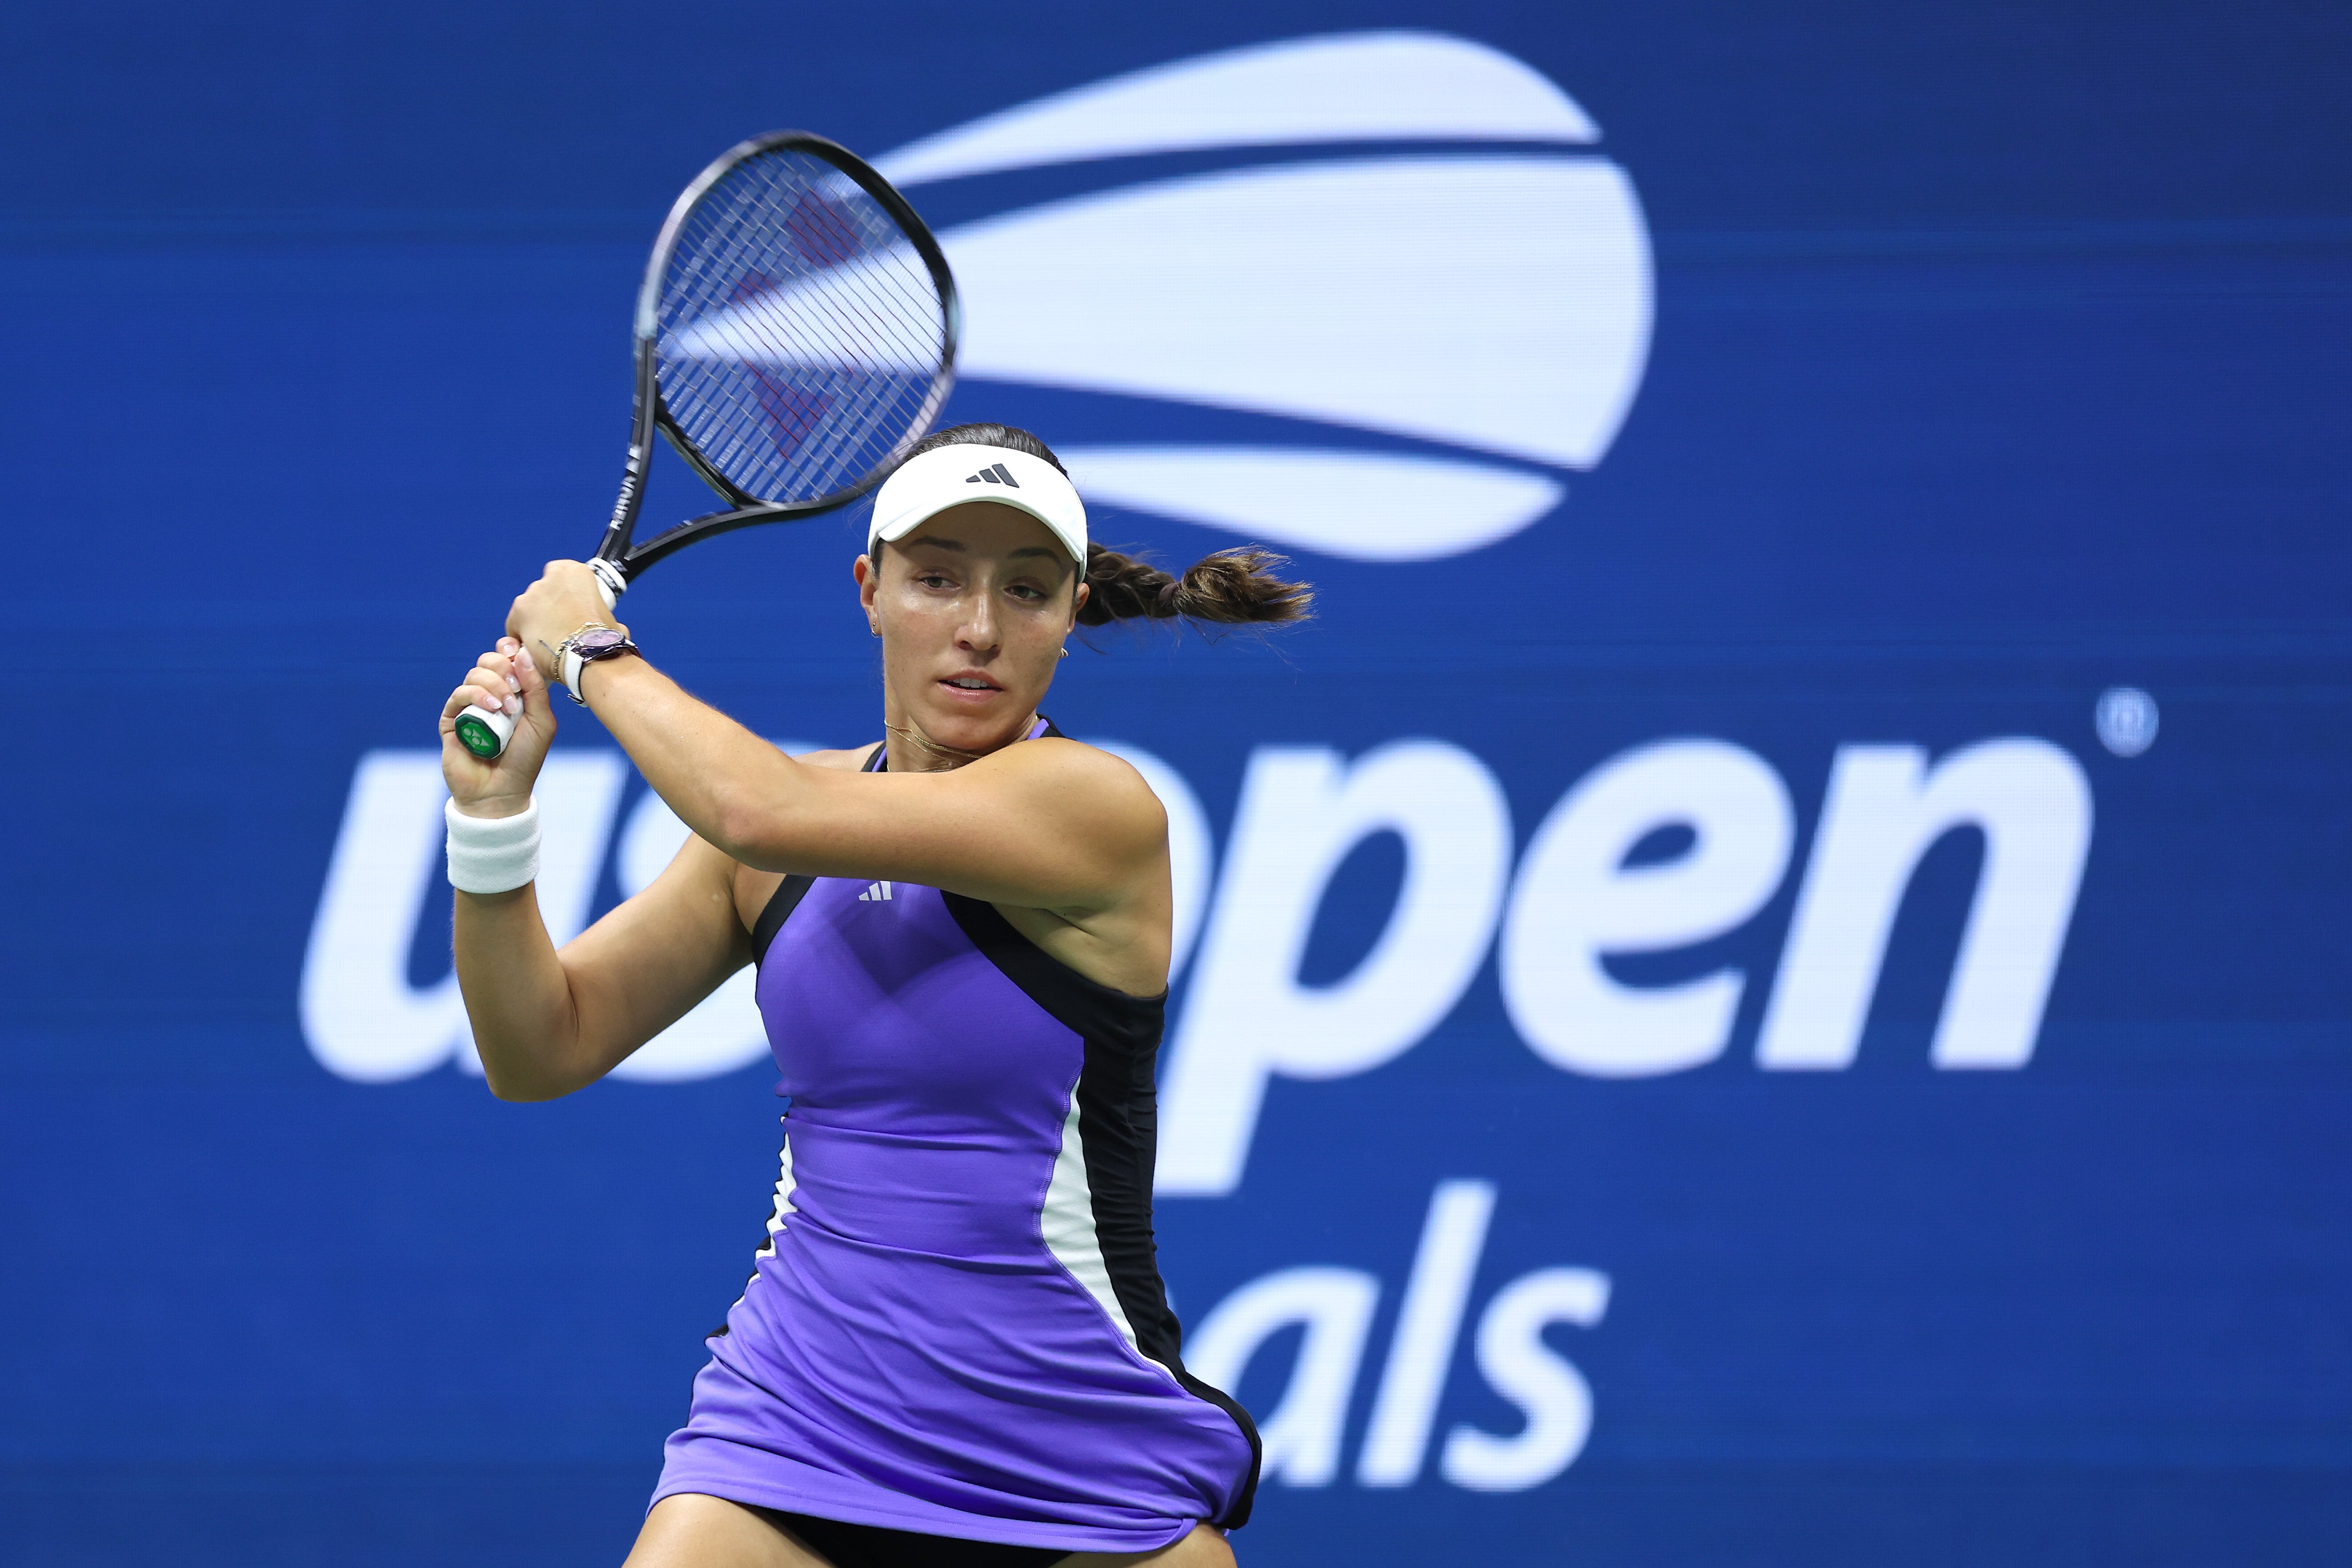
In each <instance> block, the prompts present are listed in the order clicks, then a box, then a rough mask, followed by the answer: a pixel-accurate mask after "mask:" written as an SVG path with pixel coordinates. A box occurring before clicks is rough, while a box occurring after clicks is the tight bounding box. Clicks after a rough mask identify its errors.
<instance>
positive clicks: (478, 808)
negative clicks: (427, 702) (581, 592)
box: [441, 637, 555, 816]
mask: <svg viewBox="0 0 2352 1568" xmlns="http://www.w3.org/2000/svg"><path fill="white" fill-rule="evenodd" d="M548 695H549V691H548V685H547V678H546V677H545V676H543V675H541V673H540V672H539V668H538V666H537V665H536V664H534V663H533V662H532V660H531V657H530V650H529V649H528V648H526V647H523V646H522V645H521V644H520V643H519V642H517V641H515V639H514V638H512V637H500V638H499V646H498V647H494V648H492V649H491V650H490V651H489V652H488V653H486V654H484V655H483V656H482V657H481V658H478V659H476V660H475V661H474V668H471V669H469V670H467V672H466V682H465V684H464V685H462V686H460V687H458V688H457V690H455V691H453V692H451V693H450V694H449V700H448V701H446V702H445V703H443V704H442V705H441V776H442V777H443V778H444V779H446V780H447V781H448V784H449V798H450V799H452V800H454V801H456V802H457V809H458V810H459V811H461V812H463V813H465V814H466V815H467V816H513V815H514V814H515V813H517V812H519V811H521V810H522V809H523V808H524V807H526V806H528V805H530V786H531V784H532V783H533V782H534V781H535V780H537V779H538V777H539V765H540V763H542V762H545V761H546V760H547V748H548V743H549V742H551V741H553V740H554V739H555V708H554V705H553V704H551V702H549V701H548ZM473 707H482V708H495V709H497V710H499V711H500V712H503V713H506V714H508V715H509V716H510V717H513V718H514V721H515V727H514V736H513V738H512V739H511V740H509V742H507V749H506V750H505V752H502V753H500V754H499V755H498V756H495V757H488V758H485V757H478V756H476V755H474V753H473V752H469V751H467V749H466V746H465V743H464V742H461V741H459V740H458V739H457V715H458V714H460V713H463V712H464V711H465V710H467V709H468V708H473Z"/></svg>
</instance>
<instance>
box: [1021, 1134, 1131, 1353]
mask: <svg viewBox="0 0 2352 1568" xmlns="http://www.w3.org/2000/svg"><path fill="white" fill-rule="evenodd" d="M1037 1223H1038V1229H1039V1230H1040V1231H1041V1232H1043V1233H1044V1235H1045V1248H1046V1250H1047V1251H1049V1252H1051V1253H1052V1254H1053V1255H1054V1257H1055V1260H1056V1261H1057V1262H1059V1263H1060V1264H1061V1266H1062V1267H1063V1268H1066V1269H1067V1270H1069V1273H1070V1277H1071V1278H1072V1279H1076V1281H1077V1282H1078V1283H1079V1284H1081V1285H1083V1286H1085V1287H1086V1288H1087V1295H1089V1296H1092V1297H1093V1298H1094V1299H1095V1305H1097V1306H1098V1307H1100V1308H1101V1309H1102V1310H1103V1315H1104V1316H1106V1317H1108V1319H1110V1321H1112V1322H1113V1323H1115V1324H1116V1325H1118V1331H1119V1334H1120V1336H1121V1337H1122V1338H1124V1339H1125V1340H1126V1341H1127V1347H1128V1349H1129V1350H1131V1351H1134V1352H1136V1353H1137V1354H1138V1355H1141V1354H1142V1353H1143V1352H1142V1350H1141V1349H1140V1347H1139V1346H1138V1345H1137V1344H1136V1342H1135V1330H1134V1328H1133V1327H1132V1326H1131V1325H1129V1322H1128V1321H1127V1312H1126V1310H1125V1309H1123V1308H1122V1307H1120V1306H1119V1304H1118V1291H1116V1290H1113V1289H1111V1286H1110V1266H1109V1265H1108V1263H1106V1262H1104V1261H1103V1254H1102V1242H1101V1240H1100V1238H1099V1237H1097V1235H1096V1232H1095V1197H1094V1191H1093V1189H1092V1188H1090V1187H1089V1186H1087V1155H1086V1147H1085V1145H1084V1144H1083V1143H1082V1142H1080V1141H1079V1137H1078V1095H1077V1090H1076V1089H1075V1088H1074V1089H1071V1091H1070V1113H1069V1115H1067V1116H1066V1117H1064V1118H1063V1119H1062V1147H1061V1149H1060V1150H1059V1151H1058V1152H1056V1153H1055V1156H1054V1179H1053V1180H1052V1181H1051V1182H1049V1183H1047V1184H1046V1186H1045V1209H1044V1211H1043V1212H1042V1213H1040V1215H1038V1222H1037Z"/></svg>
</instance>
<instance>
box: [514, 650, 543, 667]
mask: <svg viewBox="0 0 2352 1568" xmlns="http://www.w3.org/2000/svg"><path fill="white" fill-rule="evenodd" d="M515 658H518V659H520V661H521V662H522V667H523V668H525V669H530V670H536V669H537V668H539V666H538V665H537V664H536V663H534V662H533V661H532V659H531V657H530V649H529V648H527V647H519V648H517V649H516V650H515Z"/></svg>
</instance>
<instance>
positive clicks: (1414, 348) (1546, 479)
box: [876, 32, 1652, 561]
mask: <svg viewBox="0 0 2352 1568" xmlns="http://www.w3.org/2000/svg"><path fill="white" fill-rule="evenodd" d="M1600 139H1601V131H1600V128H1599V127H1598V126H1596V125H1595V124H1594V123H1593V122H1592V121H1591V118H1590V117H1589V116H1587V115H1586V114H1585V112H1584V111H1583V110H1581V109H1580V108H1579V107H1578V106H1577V105H1576V103H1575V102H1574V101H1573V100H1571V99H1570V98H1569V96H1568V95H1567V94H1566V93H1564V92H1562V91H1561V90H1560V89H1559V88H1558V87H1557V86H1555V85H1554V84H1553V83H1552V82H1551V81H1549V79H1546V78H1545V77H1544V76H1542V75H1541V74H1540V73H1538V72H1537V71H1536V70H1534V69H1533V68H1530V67H1528V66H1527V65H1526V64H1524V63H1523V62H1521V61H1519V60H1517V59H1514V58H1511V57H1510V56H1508V55H1506V54H1503V53H1500V52H1499V51H1497V50H1495V49H1492V48H1489V47H1486V46H1485V45H1482V44H1477V43H1473V42H1471V41H1469V40H1467V39H1463V38H1455V37H1446V36H1444V35H1441V34H1434V33H1421V32H1377V33H1350V34H1337V35H1328V36H1323V37H1308V38H1300V39H1294V40H1289V41H1286V42H1282V43H1276V44H1266V45H1260V46H1255V47H1249V48H1243V49H1236V50H1233V51H1231V52H1228V53H1223V54H1214V55H1207V56H1202V57H1200V58H1193V59H1187V60H1180V61H1176V62H1174V63H1172V64H1170V65H1164V66H1160V67H1155V68H1151V69H1148V70H1143V71H1138V72H1135V73H1133V74H1132V75H1129V76H1122V77H1117V78H1113V79H1109V80H1108V81H1103V82H1098V83H1096V84H1094V85H1091V86H1088V87H1083V88H1079V89H1075V90H1073V91H1070V92H1066V93H1062V94H1059V95H1057V96H1055V97H1051V98H1046V99H1041V100H1036V101H1034V102H1031V103H1026V104H1023V105H1020V106H1018V107H1016V108H1013V109H1008V110H1003V112H1001V113H998V114H993V115H990V116H988V117H986V118H984V119H982V120H978V121H972V122H971V123H969V124H966V125H961V126H958V127H956V128H955V129H953V130H950V131H946V132H941V133H940V134H939V135H936V136H932V137H929V138H928V139H926V140H924V141H921V142H916V143H914V144H913V145H911V146H908V147H904V148H901V149H899V150H898V151H897V152H896V153H889V154H887V155H885V156H883V157H881V158H878V159H877V160H876V166H877V168H879V169H880V170H881V171H882V173H883V174H885V175H887V177H888V178H889V179H890V180H891V181H892V182H893V183H895V184H898V186H900V187H901V188H902V189H907V188H918V187H920V186H922V185H924V184H930V183H934V182H938V181H943V180H950V179H961V178H964V177H967V176H970V175H975V174H998V173H1003V172H1005V171H1011V170H1019V169H1038V168H1045V167H1050V166H1055V165H1059V164H1067V163H1078V162H1081V161H1085V160H1091V159H1102V158H1110V157H1123V156H1132V155H1138V154H1147V153H1186V152H1200V151H1205V150H1213V149H1221V148H1231V149H1236V150H1238V149H1243V148H1253V149H1265V148H1297V149H1300V150H1301V151H1302V153H1304V152H1305V150H1307V149H1309V148H1312V149H1314V151H1315V156H1314V157H1313V159H1312V161H1307V160H1306V159H1304V158H1302V159H1301V160H1300V161H1297V162H1292V163H1273V164H1260V165H1258V166H1255V167H1250V168H1244V169H1237V170H1234V171H1230V172H1224V173H1215V174H1200V175H1192V176H1188V177H1185V178H1179V179H1167V180H1156V181H1149V182H1146V183H1141V184H1129V185H1126V186H1122V187H1119V188H1117V189H1113V190H1110V191H1108V192H1103V193H1098V194H1093V195H1084V196H1080V197H1076V198H1074V199H1070V200H1066V201H1059V202H1053V203H1048V204H1046V205H1040V206H1033V207H1026V208H1024V209H1021V210H1018V211H1014V212H1011V213H1007V214H1004V215H1002V216H995V217H991V218H988V219H985V220H982V221H981V222H977V223H972V224H968V225H965V226H961V227H957V228H953V229H950V230H949V231H947V232H946V233H944V234H942V235H941V236H940V243H941V244H942V245H943V247H945V248H946V250H947V253H948V259H949V262H950V265H951V266H952V267H953V268H954V270H955V275H956V279H957V283H958V286H959V288H960V289H961V292H962V295H963V299H964V305H965V331H964V338H963V342H962V346H961V350H960V352H959V354H958V363H959V370H960V374H961V375H963V376H965V377H967V378H973V379H979V380H985V381H996V382H1009V383H1017V384H1027V385H1033V386H1041V387H1052V388H1057V389H1066V390H1076V391H1086V392H1099V393H1112V394H1118V395H1127V396H1139V397H1150V398H1157V399H1162V400H1168V401H1173V402H1178V403H1189V404H1193V405H1206V406H1211V407H1216V408H1223V409H1233V410H1239V411H1244V412H1247V413H1251V414H1255V415H1263V416H1274V417H1275V418H1276V419H1277V420H1280V421H1286V422H1290V423H1289V424H1287V425H1286V426H1282V428H1283V429H1284V431H1285V437H1286V438H1285V439H1283V440H1282V441H1281V442H1280V444H1275V443H1274V442H1271V441H1269V442H1268V443H1266V444H1263V445H1238V446H1236V445H1223V446H1208V445H1183V444H1174V443H1166V444H1158V443H1155V444H1151V445H1136V446H1095V447H1085V446H1081V447H1075V448H1066V449H1064V451H1063V456H1064V457H1065V458H1066V459H1067V460H1068V463H1069V467H1070V470H1071V474H1072V476H1073V477H1074V478H1075V479H1076V480H1077V482H1078V486H1079V489H1081V490H1082V491H1083V492H1084V493H1085V494H1086V496H1087V499H1088V500H1097V501H1103V502H1108V503H1110V504H1112V505H1117V506H1125V507H1131V508H1134V509H1136V510H1142V511H1148V512H1153V513H1156V514H1159V515H1161V516H1167V517H1173V518H1178V519H1181V520H1183V521H1189V522H1194V523H1202V524H1206V525H1208V526H1210V527H1213V528H1219V529H1226V530H1231V531H1236V532H1239V533H1242V534H1245V535H1247V536H1248V537H1250V538H1251V539H1253V540H1257V541H1262V542H1268V543H1274V544H1280V545H1286V546H1290V547H1294V548H1302V549H1307V550H1313V551H1318V552H1322V553H1325V554H1329V555H1340V556H1349V557H1354V558H1356V559H1360V560H1373V561H1425V560H1432V559H1435V558H1438V557H1442V556H1448V555H1455V554H1459V553H1462V552H1465V551H1470V550H1475V549H1478V548H1480V547H1481V546H1484V545H1487V544H1492V543H1494V542H1496V541H1498V540H1502V539H1506V538H1508V537H1509V536H1511V535H1512V534H1515V533H1517V532H1518V531H1521V530H1523V529H1525V528H1527V527H1528V526H1529V525H1530V524H1531V523H1534V522H1536V521H1538V520H1540V519H1541V518H1543V517H1545V516H1547V515H1548V514H1549V513H1550V512H1552V511H1553V510H1555V509H1556V508H1557V507H1558V506H1559V503H1560V501H1561V500H1562V499H1563V497H1564V496H1565V494H1566V490H1567V486H1566V476H1567V474H1568V473H1569V472H1570V471H1572V470H1580V469H1588V468H1591V467H1593V466H1594V465H1595V464H1597V463H1599V462H1600V461H1601V457H1602V456H1603V454H1605V453H1606V452H1607V451H1608V449H1609V446H1610V443H1611V442H1612V440H1613V439H1615V437H1616V434H1617V431H1618V427H1619V426H1621V425H1622V423H1623V421H1624V418H1625V415H1626V412H1627V410H1628V408H1629V407H1630V406H1631V405H1632V403H1633V395H1634V393H1635V392H1636V390H1637V389H1638V388H1639V386H1640V384H1641V380H1642V371H1643V365H1644V363H1645V362H1646V360H1647V357H1648V353H1649V342H1650V324H1651V313H1652V285H1651V267H1650V247H1649V237H1648V234H1647V231H1646V230H1645V228H1644V227H1643V221H1642V212H1641V206H1640V204H1639V202H1638V200H1637V199H1636V197H1635V195H1634V193H1633V184H1632V182H1631V181H1630V180H1629V179H1628V178H1627V177H1626V174H1625V172H1624V170H1622V168H1620V167H1619V166H1618V165H1617V164H1616V163H1613V162H1612V161H1610V160H1609V159H1608V158H1606V157H1604V156H1602V155H1601V154H1600V153H1598V152H1597V151H1595V150H1594V149H1595V144H1596V143H1597V142H1599V141H1600ZM1366 143H1385V144H1388V145H1390V146H1394V145H1396V144H1399V143H1404V144H1409V145H1413V146H1415V147H1424V148H1427V149H1428V150H1427V151H1415V152H1412V153H1407V154H1402V155H1399V154H1396V153H1379V154H1377V155H1375V154H1371V153H1366V154H1364V155H1349V153H1348V152H1347V149H1348V148H1349V146H1350V145H1357V146H1361V145H1363V144H1366ZM915 199H916V200H917V202H918V203H919V202H920V200H921V196H920V195H919V190H918V194H917V195H916V197H915ZM1334 427H1338V429H1339V430H1345V431H1347V432H1348V433H1349V434H1350V435H1351V436H1353V437H1355V439H1353V440H1350V441H1348V442H1347V443H1345V444H1338V443H1334V442H1333V441H1332V439H1331V437H1333V435H1335V434H1336V433H1337V431H1335V428H1334ZM1363 432H1373V433H1377V434H1379V435H1382V436H1388V437H1400V438H1402V439H1401V440H1400V441H1399V442H1398V444H1397V445H1396V446H1395V447H1392V448H1374V449H1366V447H1365V446H1364V445H1363V443H1362V441H1361V436H1360V433H1363ZM1318 437H1319V438H1318Z"/></svg>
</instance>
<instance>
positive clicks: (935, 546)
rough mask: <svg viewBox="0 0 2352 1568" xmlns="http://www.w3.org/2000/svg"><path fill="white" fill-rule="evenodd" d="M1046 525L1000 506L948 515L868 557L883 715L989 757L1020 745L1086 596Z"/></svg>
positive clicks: (865, 582) (860, 572)
mask: <svg viewBox="0 0 2352 1568" xmlns="http://www.w3.org/2000/svg"><path fill="white" fill-rule="evenodd" d="M1073 570H1074V568H1073V566H1072V563H1071V561H1070V557H1069V553H1068V552H1066V550H1064V549H1063V547H1062V545H1061V542H1059V541H1058V540H1056V539H1055V537H1054V535H1053V533H1052V532H1051V531H1049V530H1048V529H1047V528H1046V527H1045V524H1044V523H1042V522H1039V521H1037V520H1036V519H1035V518H1034V517H1031V516H1030V515H1029V514H1028V513H1027V512H1025V511H1022V510H1018V509H1016V508H1013V507H1009V506H1003V505H1001V504H999V503H997V502H995V501H971V502H969V503H967V504H965V505H963V506H957V507H950V508H949V509H948V510H945V511H943V512H940V513H939V514H938V515H937V516H934V517H932V518H930V519H929V521H925V522H924V523H922V524H921V525H920V526H919V527H918V528H917V529H916V530H915V531H914V532H913V533H912V534H909V535H908V537H907V538H905V539H902V540H898V541H897V542H893V543H890V544H886V545H884V546H882V547H881V560H880V561H879V562H878V563H877V562H876V561H874V560H872V559H870V558H868V557H866V556H864V555H861V556H859V557H858V558H857V565H856V577H857V587H858V595H859V597H860V599H861V600H862V601H863V603H864V605H865V606H866V620H867V622H868V624H869V625H871V626H873V628H874V629H875V630H876V631H877V632H879V633H880V634H881V636H882V667H883V681H884V687H885V706H886V708H887V710H888V713H889V717H890V721H891V722H893V723H898V724H908V723H911V724H912V726H913V727H914V728H915V729H916V730H917V731H919V732H920V733H921V734H924V735H926V736H929V738H930V739H931V740H933V741H936V742H939V743H940V744H941V745H943V746H950V747H953V748H955V749H956V750H958V751H965V752H987V751H992V750H994V749H995V748H997V747H999V746H1002V745H1005V744H1007V743H1009V742H1012V741H1013V740H1014V739H1015V738H1016V731H1018V730H1019V729H1020V728H1021V727H1022V726H1023V725H1024V724H1025V723H1026V722H1027V721H1028V719H1029V717H1030V715H1032V714H1034V712H1035V711H1036V710H1037V705H1038V704H1039V703H1040V702H1042V701H1044V700H1045V689H1046V688H1047V687H1049V686H1051V685H1053V683H1054V667H1055V663H1056V662H1057V661H1058V660H1059V659H1060V658H1061V657H1062V640H1063V638H1065V637H1068V636H1069V635H1070V629H1071V627H1072V626H1075V625H1076V618H1077V606H1078V605H1082V604H1084V603H1085V602H1086V600H1085V595H1086V592H1087V588H1086V584H1083V583H1082V584H1078V585H1077V593H1076V595H1075V596H1074V595H1072V593H1071V584H1070V577H1071V574H1072V572H1073Z"/></svg>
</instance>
